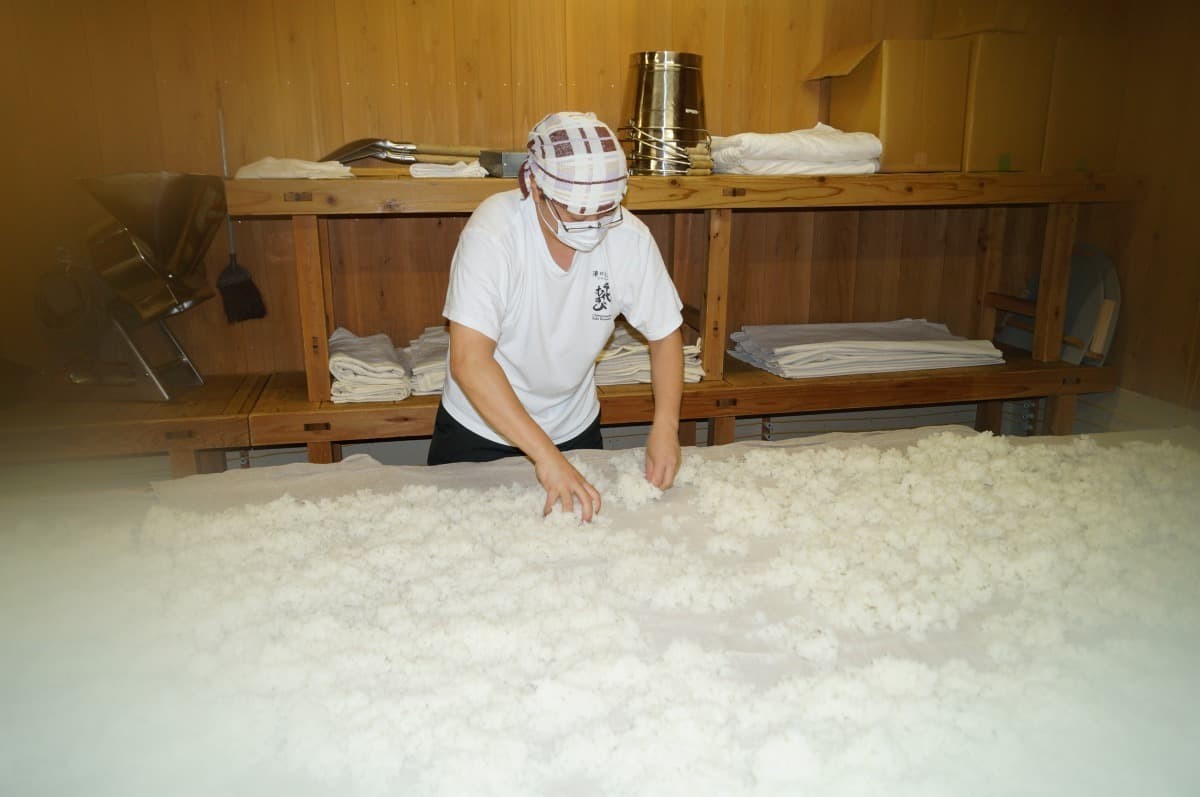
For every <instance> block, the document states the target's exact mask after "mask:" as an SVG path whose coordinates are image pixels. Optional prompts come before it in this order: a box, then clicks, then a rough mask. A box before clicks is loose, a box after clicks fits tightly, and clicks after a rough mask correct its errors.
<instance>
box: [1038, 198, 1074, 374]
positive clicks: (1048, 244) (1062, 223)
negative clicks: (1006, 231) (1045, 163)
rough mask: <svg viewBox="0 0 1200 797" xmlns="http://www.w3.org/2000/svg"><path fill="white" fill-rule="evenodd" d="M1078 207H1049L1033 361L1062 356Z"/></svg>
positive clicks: (1053, 359) (1069, 205)
mask: <svg viewBox="0 0 1200 797" xmlns="http://www.w3.org/2000/svg"><path fill="white" fill-rule="evenodd" d="M1078 218H1079V205H1077V204H1075V203H1074V202H1064V203H1056V204H1052V205H1050V210H1049V213H1048V214H1047V215H1046V238H1045V241H1044V243H1043V245H1042V273H1041V277H1039V279H1038V296H1037V316H1036V318H1035V319H1034V330H1033V359H1035V360H1042V361H1043V362H1057V361H1058V360H1059V358H1060V356H1061V353H1062V339H1063V322H1064V318H1065V315H1066V309H1065V308H1066V304H1067V285H1068V283H1069V282H1070V280H1071V250H1072V248H1074V246H1075V224H1076V221H1077V220H1078Z"/></svg>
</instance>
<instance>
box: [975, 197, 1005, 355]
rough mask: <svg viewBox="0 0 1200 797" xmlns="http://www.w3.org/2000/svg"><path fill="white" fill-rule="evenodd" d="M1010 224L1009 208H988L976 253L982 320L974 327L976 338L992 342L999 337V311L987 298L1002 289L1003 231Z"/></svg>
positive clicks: (980, 315)
mask: <svg viewBox="0 0 1200 797" xmlns="http://www.w3.org/2000/svg"><path fill="white" fill-rule="evenodd" d="M1007 224H1008V210H1007V208H988V210H987V221H986V222H985V224H984V229H983V231H982V233H981V234H980V237H979V246H978V249H977V251H976V270H977V272H978V274H979V289H978V293H977V298H976V304H977V305H978V307H979V321H978V323H977V324H976V327H975V336H976V337H977V338H979V339H981V340H991V339H992V338H993V337H995V335H996V308H995V307H994V306H989V305H988V304H987V302H986V301H985V300H984V297H986V296H987V295H988V294H990V293H995V292H996V291H998V290H999V289H1000V280H1001V269H1002V267H1003V256H1004V231H1005V229H1006V228H1007Z"/></svg>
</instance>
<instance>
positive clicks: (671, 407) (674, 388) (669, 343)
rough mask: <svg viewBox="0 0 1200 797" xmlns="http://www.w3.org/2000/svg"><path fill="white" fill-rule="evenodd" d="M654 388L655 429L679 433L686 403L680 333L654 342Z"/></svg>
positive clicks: (652, 349)
mask: <svg viewBox="0 0 1200 797" xmlns="http://www.w3.org/2000/svg"><path fill="white" fill-rule="evenodd" d="M650 387H651V390H652V391H653V393H654V425H655V426H659V425H662V426H664V427H665V428H668V429H672V430H676V431H677V430H678V429H679V405H680V402H681V401H682V400H683V336H682V335H681V334H680V332H679V330H678V329H677V330H675V331H674V332H672V333H671V334H670V335H667V336H666V337H665V338H662V339H661V340H655V341H651V342H650Z"/></svg>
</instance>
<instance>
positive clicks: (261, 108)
mask: <svg viewBox="0 0 1200 797" xmlns="http://www.w3.org/2000/svg"><path fill="white" fill-rule="evenodd" d="M204 5H206V6H207V7H208V9H209V19H210V25H211V34H210V35H211V36H212V37H213V40H214V45H213V47H214V52H215V54H216V57H215V63H216V77H217V79H218V80H219V81H220V99H221V103H222V107H223V109H224V112H225V140H226V145H227V148H228V152H229V173H230V174H236V173H237V170H238V168H239V167H240V166H243V165H245V164H247V163H252V162H253V161H256V160H259V159H260V158H265V157H267V156H269V155H274V156H278V155H279V154H280V153H281V151H282V149H283V146H284V140H285V133H284V118H283V108H282V106H281V105H280V103H279V102H278V97H279V92H280V90H281V88H282V82H283V81H282V80H281V78H280V74H279V59H278V57H277V55H276V51H275V45H276V37H275V7H274V4H273V2H272V0H214V1H213V2H211V3H206V4H204ZM218 154H219V153H218Z"/></svg>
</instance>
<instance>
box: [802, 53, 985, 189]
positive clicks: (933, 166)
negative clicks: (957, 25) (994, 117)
mask: <svg viewBox="0 0 1200 797" xmlns="http://www.w3.org/2000/svg"><path fill="white" fill-rule="evenodd" d="M970 53H971V45H970V42H969V41H967V40H965V39H947V40H939V41H934V40H916V39H900V40H892V39H889V40H886V41H879V42H873V43H870V44H865V45H861V46H859V47H851V48H848V49H845V50H839V51H837V52H834V53H830V54H829V55H828V56H826V57H825V58H824V59H822V60H821V63H820V64H818V65H817V67H816V69H814V70H813V71H812V73H811V74H809V76H808V79H809V80H818V79H825V78H828V79H829V85H828V111H827V112H826V113H824V114H823V115H824V116H826V117H827V118H826V119H824V120H823V121H826V122H827V123H828V124H831V125H833V126H834V127H837V128H839V129H841V130H845V131H847V132H860V131H862V132H868V133H874V134H875V135H877V136H879V139H880V141H881V142H882V143H883V157H882V158H881V159H880V169H881V171H885V172H945V171H952V172H956V171H959V170H960V169H961V168H962V154H963V122H964V109H965V108H966V96H967V66H968V61H969V59H970Z"/></svg>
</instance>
